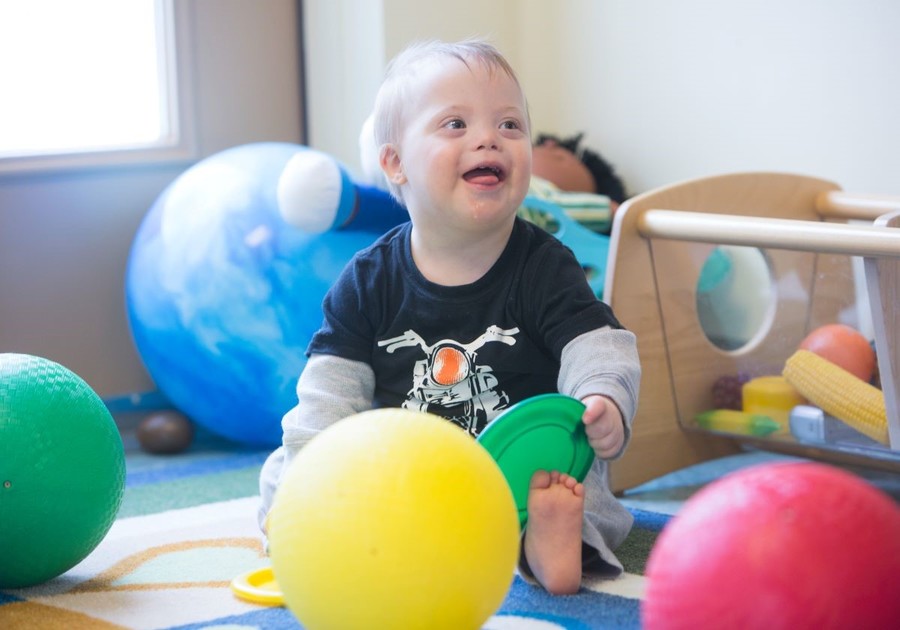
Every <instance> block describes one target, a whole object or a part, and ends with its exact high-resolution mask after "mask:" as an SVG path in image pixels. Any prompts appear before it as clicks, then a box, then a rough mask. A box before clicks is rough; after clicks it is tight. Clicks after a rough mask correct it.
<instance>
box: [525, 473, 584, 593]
mask: <svg viewBox="0 0 900 630" xmlns="http://www.w3.org/2000/svg"><path fill="white" fill-rule="evenodd" d="M583 516H584V486H583V485H582V484H580V483H578V481H577V480H576V479H575V478H574V477H571V476H569V475H566V474H562V473H559V472H557V471H553V472H547V471H545V470H539V471H537V472H536V473H535V474H534V476H532V478H531V489H530V491H529V493H528V525H527V527H526V529H525V559H526V560H527V561H528V566H529V567H530V568H531V571H532V572H533V573H534V577H536V578H537V580H538V582H540V583H541V585H542V586H543V587H544V588H545V589H547V591H548V592H550V593H553V594H554V595H566V594H571V593H576V592H577V591H578V589H579V588H580V587H581V521H582V518H583Z"/></svg>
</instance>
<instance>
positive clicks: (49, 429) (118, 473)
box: [0, 354, 125, 588]
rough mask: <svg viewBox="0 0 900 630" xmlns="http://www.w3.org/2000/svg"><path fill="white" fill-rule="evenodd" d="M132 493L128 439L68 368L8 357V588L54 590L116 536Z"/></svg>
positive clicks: (3, 365) (1, 448)
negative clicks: (127, 492)
mask: <svg viewBox="0 0 900 630" xmlns="http://www.w3.org/2000/svg"><path fill="white" fill-rule="evenodd" d="M124 488H125V453H124V450H123V448H122V439H121V437H120V436H119V432H118V430H117V428H116V425H115V422H114V421H113V419H112V416H111V415H110V413H109V411H108V410H107V408H106V406H105V405H104V404H103V401H102V400H100V397H99V396H98V395H97V394H96V393H95V392H94V391H93V390H92V389H91V387H90V386H89V385H88V384H87V383H85V382H84V380H82V379H81V378H80V377H79V376H77V375H76V374H74V373H73V372H71V371H70V370H68V369H67V368H65V367H63V366H61V365H59V364H58V363H54V362H53V361H49V360H47V359H42V358H39V357H35V356H31V355H25V354H0V588H21V587H25V586H32V585H35V584H40V583H42V582H46V581H47V580H50V579H52V578H54V577H56V576H58V575H61V574H63V573H65V572H66V571H67V570H69V569H70V568H72V567H73V566H75V565H76V564H78V563H79V562H80V561H81V560H83V559H84V558H85V557H86V556H87V555H88V554H89V553H90V552H91V551H93V550H94V548H95V547H96V546H97V545H98V544H99V543H100V541H101V540H102V539H103V537H104V536H105V535H106V533H107V532H108V531H109V528H110V527H112V524H113V521H114V520H115V518H116V514H117V513H118V511H119V506H120V504H121V502H122V493H123V491H124Z"/></svg>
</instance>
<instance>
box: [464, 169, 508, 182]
mask: <svg viewBox="0 0 900 630" xmlns="http://www.w3.org/2000/svg"><path fill="white" fill-rule="evenodd" d="M463 179H465V180H466V181H467V182H469V183H470V184H482V185H486V184H496V183H499V182H502V181H503V180H504V179H506V173H504V172H503V169H502V168H500V167H499V166H494V165H492V164H485V165H481V166H477V167H475V168H473V169H472V170H471V171H468V172H467V173H464V174H463Z"/></svg>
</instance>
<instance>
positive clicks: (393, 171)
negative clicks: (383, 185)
mask: <svg viewBox="0 0 900 630" xmlns="http://www.w3.org/2000/svg"><path fill="white" fill-rule="evenodd" d="M378 161H379V162H380V163H381V170H382V171H384V174H385V176H386V177H387V179H388V181H389V182H391V183H392V184H395V185H397V186H400V185H401V184H405V183H406V175H404V174H403V164H402V163H401V162H400V154H399V153H397V148H396V147H395V146H394V145H393V144H384V145H382V146H381V150H380V151H379V153H378Z"/></svg>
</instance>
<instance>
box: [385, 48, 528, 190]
mask: <svg viewBox="0 0 900 630" xmlns="http://www.w3.org/2000/svg"><path fill="white" fill-rule="evenodd" d="M439 57H452V58H454V59H458V60H459V61H461V62H462V63H464V64H465V65H466V66H467V67H471V66H470V63H471V62H476V63H480V64H482V65H484V66H485V67H486V68H488V69H489V70H491V71H494V70H501V71H503V72H504V73H505V74H506V75H507V76H508V77H509V78H510V79H512V80H513V81H514V82H515V84H516V85H517V86H518V87H519V90H520V91H521V90H522V86H521V84H520V83H519V78H518V77H517V76H516V73H515V71H514V70H513V69H512V66H510V65H509V62H508V61H507V60H506V58H505V57H504V56H503V55H502V54H501V53H500V51H499V50H497V48H496V47H494V45H493V44H491V43H489V42H487V41H486V40H483V39H477V38H472V39H465V40H462V41H459V42H443V41H438V40H425V41H419V42H414V43H413V44H411V45H409V46H408V47H407V48H406V49H404V50H403V51H402V52H400V53H399V54H398V55H397V56H396V57H394V59H393V60H392V61H391V62H390V64H388V67H387V70H386V72H385V75H384V81H382V83H381V87H380V88H379V89H378V94H377V95H376V96H375V110H374V112H373V118H374V120H373V123H374V125H373V126H374V130H373V131H374V136H375V146H376V147H377V149H378V151H380V150H381V147H383V146H384V145H385V144H399V142H400V139H401V138H400V135H401V129H402V122H403V114H404V111H403V104H404V103H405V102H407V101H408V87H409V84H410V79H412V78H413V77H414V76H415V70H416V68H417V67H418V66H420V65H421V64H422V63H424V62H426V61H430V60H433V59H435V58H439ZM523 100H524V94H523ZM525 113H526V116H527V115H528V112H527V104H526V112H525ZM526 122H527V121H526ZM528 126H529V129H530V128H531V125H530V123H529V125H528ZM388 189H389V190H390V193H391V195H393V196H394V198H395V199H397V200H398V201H400V202H401V203H402V202H403V196H402V193H401V191H400V187H399V186H398V185H397V184H395V183H394V182H391V181H388Z"/></svg>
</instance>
